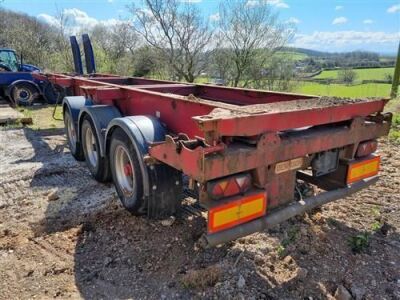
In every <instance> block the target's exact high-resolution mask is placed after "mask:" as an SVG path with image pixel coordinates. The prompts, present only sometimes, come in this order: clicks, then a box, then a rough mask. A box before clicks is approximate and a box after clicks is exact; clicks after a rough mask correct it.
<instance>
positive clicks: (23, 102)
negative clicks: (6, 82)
mask: <svg viewBox="0 0 400 300" xmlns="http://www.w3.org/2000/svg"><path fill="white" fill-rule="evenodd" d="M10 95H11V98H12V100H13V101H14V103H15V104H16V105H18V106H30V105H32V104H33V102H35V100H36V99H37V98H38V97H39V91H38V90H37V89H36V87H34V86H33V85H32V84H29V83H24V82H21V83H17V84H16V85H15V86H14V87H13V88H12V89H11V93H10Z"/></svg>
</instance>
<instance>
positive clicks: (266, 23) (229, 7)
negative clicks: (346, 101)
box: [218, 0, 293, 87]
mask: <svg viewBox="0 0 400 300" xmlns="http://www.w3.org/2000/svg"><path fill="white" fill-rule="evenodd" d="M219 10H220V11H219V15H220V19H219V28H218V29H219V40H221V43H222V46H223V47H226V48H229V49H230V50H231V52H230V53H231V58H230V59H231V64H232V66H233V68H232V70H231V78H230V81H231V85H233V86H235V87H236V86H238V85H239V84H240V85H242V86H247V85H248V84H249V82H250V79H251V78H249V76H248V75H249V74H248V72H249V70H253V73H254V68H255V64H258V65H259V66H260V69H263V68H264V65H265V63H266V62H267V60H268V59H269V58H271V57H272V55H273V54H274V53H275V52H276V51H277V50H279V49H280V48H281V47H283V46H284V45H285V43H286V42H287V41H288V40H289V38H290V37H291V35H292V33H293V30H292V28H291V26H290V25H288V24H283V23H281V22H280V21H279V20H278V15H277V14H275V13H274V12H273V11H272V10H271V7H270V6H269V5H268V2H264V1H259V2H258V4H257V5H255V6H252V5H248V1H246V0H224V1H223V2H222V3H221V5H220V9H219ZM261 49H262V50H263V51H260V50H261ZM260 54H261V56H260ZM241 82H242V83H241Z"/></svg>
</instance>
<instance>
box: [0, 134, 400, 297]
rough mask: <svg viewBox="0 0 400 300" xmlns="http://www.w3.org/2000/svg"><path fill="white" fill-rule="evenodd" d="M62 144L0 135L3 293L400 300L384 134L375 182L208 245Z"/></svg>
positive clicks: (188, 221) (394, 151)
mask: <svg viewBox="0 0 400 300" xmlns="http://www.w3.org/2000/svg"><path fill="white" fill-rule="evenodd" d="M65 145H66V141H65V137H64V135H63V134H62V132H60V131H59V130H51V131H40V132H38V131H32V130H30V129H11V130H3V131H0V266H1V268H0V299H18V298H20V299H27V298H38V299H47V298H60V299H80V298H87V299H93V298H96V299H98V298H114V299H115V298H133V299H160V298H161V299H170V298H177V299H180V298H183V299H186V298H221V299H333V298H334V297H335V295H336V298H337V299H351V298H354V299H400V235H399V229H400V171H399V169H400V152H399V151H398V146H397V147H396V146H395V145H393V144H390V143H389V142H387V141H386V140H382V141H381V144H380V152H381V154H382V157H383V170H382V172H381V174H382V178H381V180H380V181H379V183H378V184H377V185H376V186H374V187H372V188H370V189H368V190H364V191H361V192H359V193H358V194H356V195H354V196H352V197H348V198H346V199H343V200H340V201H337V202H335V203H332V204H329V205H326V206H324V207H322V209H320V210H316V211H314V212H312V213H310V214H306V215H304V216H301V217H297V218H295V219H293V220H290V221H288V222H285V223H283V224H281V225H279V226H277V227H275V228H274V229H272V230H268V231H265V232H260V233H257V234H254V235H251V236H248V237H245V238H241V239H239V240H237V241H234V242H231V243H229V244H227V245H224V246H221V247H218V248H214V249H208V250H199V249H197V248H196V246H195V242H196V240H197V239H198V237H199V236H200V234H201V232H202V230H203V227H204V220H203V219H202V218H201V217H197V216H190V215H189V216H188V215H185V216H182V217H178V218H177V219H176V220H175V222H173V224H172V225H169V224H165V223H164V224H162V223H161V222H160V221H153V220H147V219H146V218H144V217H133V216H131V215H129V214H128V213H127V212H126V211H125V210H124V209H123V208H122V207H121V205H120V204H119V201H118V199H117V197H116V193H115V190H114V188H113V187H112V185H106V184H99V183H97V182H96V181H94V180H93V179H92V178H91V177H90V174H89V172H88V171H87V169H86V167H85V165H84V163H79V162H76V161H75V160H74V159H73V158H72V156H71V155H70V154H69V151H68V149H67V148H66V146H65ZM165 225H166V226H165ZM352 239H353V242H350V241H351V240H352ZM363 243H364V244H363ZM367 244H368V245H367ZM356 245H359V246H360V245H361V246H360V248H361V250H362V251H361V253H355V252H354V251H353V250H352V249H351V246H356Z"/></svg>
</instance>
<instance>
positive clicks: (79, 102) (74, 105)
mask: <svg viewBox="0 0 400 300" xmlns="http://www.w3.org/2000/svg"><path fill="white" fill-rule="evenodd" d="M92 104H93V102H92V100H90V99H87V98H85V97H83V96H68V97H65V98H64V100H63V103H62V107H63V113H64V112H65V111H66V110H68V111H69V112H70V114H71V116H72V119H73V120H74V125H75V128H79V127H78V121H79V114H80V111H81V108H83V107H85V106H90V105H92Z"/></svg>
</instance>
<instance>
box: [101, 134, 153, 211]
mask: <svg viewBox="0 0 400 300" xmlns="http://www.w3.org/2000/svg"><path fill="white" fill-rule="evenodd" d="M123 151H125V152H124V153H125V154H121V153H122V152H123ZM120 152H121V153H120ZM109 154H110V155H109V161H110V169H111V174H112V179H113V182H114V185H115V189H116V190H117V193H118V196H119V199H120V200H121V202H122V205H123V206H124V207H125V208H126V209H127V210H128V211H129V212H131V213H132V214H134V215H142V214H144V213H145V212H146V201H145V199H144V193H143V174H142V170H141V169H140V164H139V159H141V158H139V157H138V156H137V154H136V151H135V148H134V146H133V145H132V143H131V140H130V139H129V137H128V136H127V135H126V133H125V132H124V131H123V130H122V129H120V128H117V129H115V131H114V132H113V133H112V135H111V143H110V151H109ZM121 155H126V158H127V164H129V165H130V166H131V170H130V173H131V174H132V176H131V177H132V185H133V184H134V185H135V187H134V188H133V187H132V191H129V189H128V188H126V187H124V186H123V184H122V183H121V182H122V181H123V179H121V177H123V175H122V174H121V164H122V163H121V161H119V158H120V156H121ZM124 157H125V156H124ZM124 171H125V168H124ZM124 175H125V177H126V179H127V181H129V179H130V178H129V176H128V175H127V174H126V173H125V174H124Z"/></svg>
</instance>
